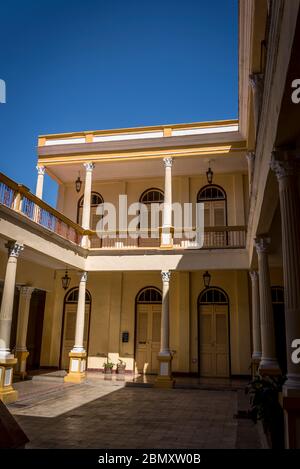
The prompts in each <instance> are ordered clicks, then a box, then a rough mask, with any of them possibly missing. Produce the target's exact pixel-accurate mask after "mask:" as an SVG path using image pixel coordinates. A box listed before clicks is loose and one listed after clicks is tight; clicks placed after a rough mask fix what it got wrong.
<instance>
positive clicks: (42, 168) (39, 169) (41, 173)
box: [36, 166, 46, 176]
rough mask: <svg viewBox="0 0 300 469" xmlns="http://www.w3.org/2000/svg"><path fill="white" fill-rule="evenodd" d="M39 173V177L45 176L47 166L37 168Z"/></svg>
mask: <svg viewBox="0 0 300 469" xmlns="http://www.w3.org/2000/svg"><path fill="white" fill-rule="evenodd" d="M36 169H37V172H38V175H39V176H44V174H45V172H46V167H45V166H36Z"/></svg>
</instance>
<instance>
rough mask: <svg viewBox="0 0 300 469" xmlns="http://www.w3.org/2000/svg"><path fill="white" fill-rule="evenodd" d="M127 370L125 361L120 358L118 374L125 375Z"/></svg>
mask: <svg viewBox="0 0 300 469" xmlns="http://www.w3.org/2000/svg"><path fill="white" fill-rule="evenodd" d="M125 368H126V363H125V362H124V361H123V360H121V358H119V363H117V370H116V373H119V374H120V373H122V374H124V373H125Z"/></svg>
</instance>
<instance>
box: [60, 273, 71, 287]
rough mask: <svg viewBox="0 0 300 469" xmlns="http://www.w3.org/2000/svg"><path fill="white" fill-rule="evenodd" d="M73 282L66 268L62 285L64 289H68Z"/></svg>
mask: <svg viewBox="0 0 300 469" xmlns="http://www.w3.org/2000/svg"><path fill="white" fill-rule="evenodd" d="M70 282H71V277H69V275H68V270H67V269H66V272H65V275H64V276H63V277H62V278H61V285H62V287H63V289H64V290H67V289H68V288H69V285H70Z"/></svg>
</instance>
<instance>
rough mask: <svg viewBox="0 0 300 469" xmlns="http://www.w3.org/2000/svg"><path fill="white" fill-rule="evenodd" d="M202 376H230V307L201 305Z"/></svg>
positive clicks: (200, 352) (200, 346)
mask: <svg viewBox="0 0 300 469" xmlns="http://www.w3.org/2000/svg"><path fill="white" fill-rule="evenodd" d="M199 368H200V370H199V371H200V376H208V377H224V378H225V377H228V376H229V336H228V305H218V304H205V305H199Z"/></svg>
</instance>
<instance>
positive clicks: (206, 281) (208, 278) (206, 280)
mask: <svg viewBox="0 0 300 469" xmlns="http://www.w3.org/2000/svg"><path fill="white" fill-rule="evenodd" d="M210 281H211V275H210V273H209V272H208V271H206V272H205V273H204V274H203V283H204V286H205V288H209V285H210Z"/></svg>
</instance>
